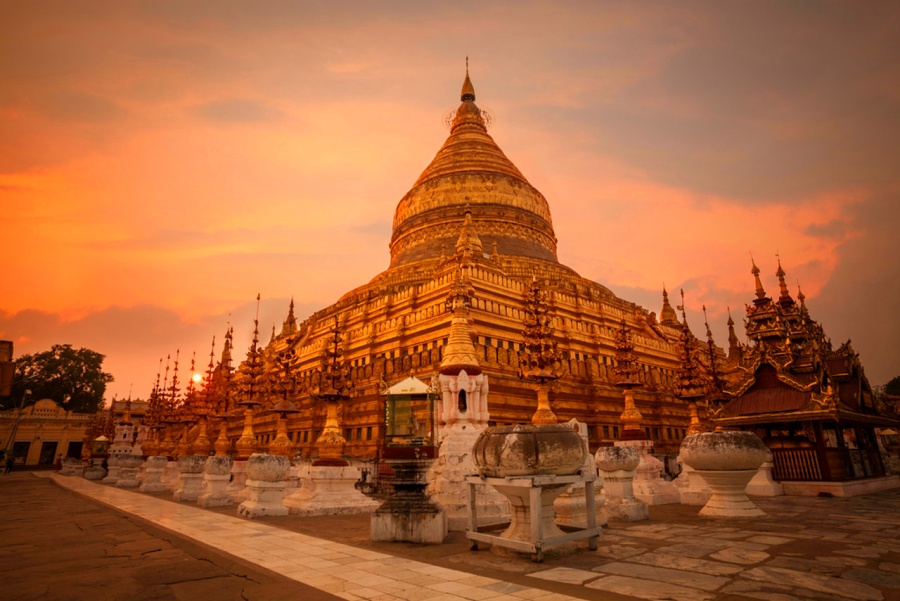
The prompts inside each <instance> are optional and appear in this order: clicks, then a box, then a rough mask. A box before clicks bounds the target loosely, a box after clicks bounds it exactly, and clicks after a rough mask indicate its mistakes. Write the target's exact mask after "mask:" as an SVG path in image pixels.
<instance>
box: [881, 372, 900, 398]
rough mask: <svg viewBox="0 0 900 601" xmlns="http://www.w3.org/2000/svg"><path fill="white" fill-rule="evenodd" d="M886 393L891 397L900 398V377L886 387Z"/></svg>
mask: <svg viewBox="0 0 900 601" xmlns="http://www.w3.org/2000/svg"><path fill="white" fill-rule="evenodd" d="M884 393H885V394H889V395H891V396H900V376H897V377H896V378H894V379H893V380H891V381H890V382H888V383H887V384H885V385H884Z"/></svg>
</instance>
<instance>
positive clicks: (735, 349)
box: [728, 307, 741, 359]
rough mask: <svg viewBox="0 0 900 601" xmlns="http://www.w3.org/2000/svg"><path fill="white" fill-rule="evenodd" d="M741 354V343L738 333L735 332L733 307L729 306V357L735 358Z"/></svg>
mask: <svg viewBox="0 0 900 601" xmlns="http://www.w3.org/2000/svg"><path fill="white" fill-rule="evenodd" d="M740 356H741V345H740V342H738V337H737V334H735V333H734V319H732V318H731V307H728V358H729V359H735V358H738V359H739V358H740Z"/></svg>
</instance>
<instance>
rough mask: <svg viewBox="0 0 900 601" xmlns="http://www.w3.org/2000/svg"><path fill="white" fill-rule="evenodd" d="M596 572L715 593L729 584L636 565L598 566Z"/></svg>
mask: <svg viewBox="0 0 900 601" xmlns="http://www.w3.org/2000/svg"><path fill="white" fill-rule="evenodd" d="M594 571H595V572H601V573H603V574H613V575H615V576H627V577H629V578H636V579H642V580H648V581H657V582H665V583H669V584H676V585H678V586H683V587H690V588H692V589H701V590H705V591H714V590H716V589H718V588H720V587H721V586H723V585H725V584H727V583H728V578H720V577H718V576H710V575H709V574H700V573H698V572H685V571H683V570H673V569H669V568H661V567H657V566H654V565H643V564H635V563H622V562H616V563H608V564H606V565H602V566H597V567H596V568H594Z"/></svg>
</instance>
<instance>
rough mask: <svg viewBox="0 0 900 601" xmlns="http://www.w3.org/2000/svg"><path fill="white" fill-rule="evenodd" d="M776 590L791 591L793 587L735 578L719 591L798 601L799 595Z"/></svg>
mask: <svg viewBox="0 0 900 601" xmlns="http://www.w3.org/2000/svg"><path fill="white" fill-rule="evenodd" d="M773 589H775V590H773ZM776 591H788V592H791V591H793V588H791V587H771V586H762V585H759V584H757V583H755V582H752V581H749V580H737V581H735V582H732V583H731V584H729V585H728V586H726V587H724V588H723V589H722V590H721V591H720V592H722V593H729V594H734V595H740V596H741V597H747V598H749V599H763V600H764V601H800V597H795V596H794V595H789V594H787V593H786V592H785V593H782V592H776Z"/></svg>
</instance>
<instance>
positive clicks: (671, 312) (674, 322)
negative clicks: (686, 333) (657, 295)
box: [659, 284, 678, 328]
mask: <svg viewBox="0 0 900 601" xmlns="http://www.w3.org/2000/svg"><path fill="white" fill-rule="evenodd" d="M659 323H660V324H662V325H664V326H671V327H673V328H677V327H678V314H677V313H675V309H673V308H672V305H670V304H669V293H668V292H667V291H666V285H665V284H663V306H662V311H660V315H659Z"/></svg>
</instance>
